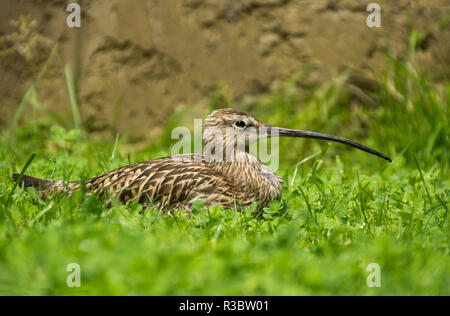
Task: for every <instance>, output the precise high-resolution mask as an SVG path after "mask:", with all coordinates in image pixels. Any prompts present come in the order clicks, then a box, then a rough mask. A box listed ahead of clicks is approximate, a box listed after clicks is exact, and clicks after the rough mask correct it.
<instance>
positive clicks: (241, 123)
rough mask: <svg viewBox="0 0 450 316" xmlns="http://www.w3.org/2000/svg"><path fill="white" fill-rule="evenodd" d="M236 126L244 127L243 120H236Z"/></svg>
mask: <svg viewBox="0 0 450 316" xmlns="http://www.w3.org/2000/svg"><path fill="white" fill-rule="evenodd" d="M235 124H236V126H237V127H245V122H244V121H237V122H236V123H235Z"/></svg>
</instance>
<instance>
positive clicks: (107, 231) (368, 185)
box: [0, 43, 450, 295]
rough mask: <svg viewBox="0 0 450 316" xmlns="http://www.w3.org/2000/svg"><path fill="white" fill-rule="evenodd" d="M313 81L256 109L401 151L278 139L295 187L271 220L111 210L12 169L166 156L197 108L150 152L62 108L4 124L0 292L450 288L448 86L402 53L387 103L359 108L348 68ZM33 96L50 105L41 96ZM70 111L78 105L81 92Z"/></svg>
mask: <svg viewBox="0 0 450 316" xmlns="http://www.w3.org/2000/svg"><path fill="white" fill-rule="evenodd" d="M413 48H414V43H412V49H413ZM411 56H412V54H411ZM66 75H67V78H68V79H70V69H67V71H66ZM302 76H307V74H306V73H300V74H297V75H295V76H293V77H292V78H291V80H289V81H287V82H286V83H285V84H284V85H282V87H281V88H280V89H279V90H278V91H276V92H274V93H273V94H271V95H269V96H267V97H265V98H261V99H258V100H255V101H254V103H253V104H249V105H248V109H251V111H252V112H253V113H254V114H255V115H257V116H258V117H260V118H261V119H262V120H264V121H266V122H267V123H270V124H273V125H277V124H278V125H281V126H285V127H291V128H300V129H308V130H315V131H321V132H326V133H330V134H336V135H340V136H343V137H347V138H351V139H355V140H358V141H361V142H362V143H364V144H366V145H368V146H371V147H373V148H376V149H379V150H381V151H383V152H385V153H387V154H388V155H390V156H391V157H392V158H393V162H392V164H389V163H387V162H385V161H383V160H381V159H378V158H376V157H374V156H370V155H367V154H365V153H362V152H359V151H356V150H353V149H350V148H348V147H344V146H342V145H339V144H333V145H330V146H329V147H328V148H327V147H326V144H324V143H323V142H319V141H313V140H281V141H280V160H281V166H280V169H279V171H278V174H279V175H281V176H283V177H284V178H285V187H284V191H283V196H282V200H281V201H274V202H272V203H271V204H270V207H269V208H267V209H266V210H265V213H264V219H256V218H255V217H254V216H253V215H252V210H248V211H246V212H244V213H237V212H233V211H230V210H224V209H222V208H221V207H213V208H211V209H209V210H205V209H204V208H203V207H202V205H196V207H195V208H194V210H193V216H192V217H191V218H187V217H186V216H184V215H183V214H181V213H178V214H176V216H174V217H168V216H165V215H162V214H160V213H159V212H158V211H157V210H145V211H143V210H142V209H141V207H140V206H139V205H137V204H133V203H131V204H129V205H126V206H123V205H120V204H119V203H115V204H114V205H113V207H112V208H111V209H106V208H105V207H104V206H103V205H101V203H98V201H97V200H96V198H95V197H85V196H84V195H82V194H76V195H73V196H71V197H60V198H57V199H55V200H53V201H51V202H48V201H47V202H45V201H41V200H39V199H38V198H37V197H36V194H35V192H34V191H32V190H29V191H28V192H25V191H24V190H22V189H21V188H18V187H15V186H14V183H13V182H12V180H11V177H10V176H11V174H12V173H13V172H20V171H21V170H22V168H23V167H24V165H25V164H26V162H27V160H28V159H29V158H30V157H31V154H32V153H36V157H35V158H34V159H33V160H32V162H31V164H30V165H29V166H28V169H27V172H26V173H27V174H32V175H34V176H39V177H42V178H56V179H70V180H75V179H79V178H86V177H90V176H94V175H97V174H100V173H102V172H105V171H108V170H111V169H113V168H116V167H119V166H122V165H125V164H128V163H130V162H131V163H132V162H137V161H142V160H148V159H152V158H156V157H160V156H163V155H167V154H168V153H169V152H170V145H171V144H173V142H171V141H170V131H171V128H172V127H173V126H177V125H184V124H191V119H192V117H190V116H189V113H188V112H185V113H178V114H176V115H174V117H173V119H172V120H171V121H170V122H169V123H168V126H167V131H166V132H165V133H164V134H163V135H162V136H161V140H160V141H158V142H153V143H152V144H151V145H148V146H147V148H146V149H144V150H142V151H139V152H135V151H134V150H133V146H132V144H129V143H128V142H127V138H126V136H123V137H119V138H118V139H117V142H114V141H113V140H112V141H111V142H109V143H107V142H97V141H94V140H92V139H91V138H90V137H89V136H88V135H86V134H85V133H83V132H82V131H79V130H70V129H67V128H66V129H64V128H63V127H60V126H57V125H56V124H55V118H54V117H52V116H49V117H47V118H44V119H40V120H34V121H29V122H23V123H22V124H14V126H11V127H10V128H8V129H6V130H3V131H2V134H1V136H0V144H1V145H0V183H1V185H0V203H1V205H0V294H38V295H58V294H63V295H80V294H112V295H118V294H150V295H161V294H167V295H183V294H185V295H196V294H197V295H215V294H217V295H302V294H342V295H350V294H360V295H389V294H393V295H400V294H403V295H409V294H419V295H422V294H425V295H427V294H438V295H449V294H450V261H449V238H450V233H449V219H448V211H449V203H448V197H449V194H450V180H449V175H450V173H449V168H448V167H449V161H450V150H449V148H450V147H449V146H450V141H449V125H448V117H449V116H448V109H449V99H448V92H449V87H450V85H449V84H448V83H447V84H445V85H442V84H441V85H435V84H431V83H430V82H429V81H428V80H427V79H426V78H425V77H424V76H423V75H422V74H417V72H416V71H415V70H414V68H413V67H412V64H411V63H410V62H409V61H408V62H398V61H395V60H391V68H390V71H389V72H388V73H386V74H384V75H383V76H379V79H380V80H381V81H382V82H383V85H382V87H381V90H380V91H378V92H377V93H375V94H373V95H371V97H372V98H374V99H375V100H376V101H377V103H378V104H379V105H378V106H374V107H367V106H362V105H358V104H356V105H355V106H353V107H352V108H349V105H348V104H349V103H350V102H349V99H348V98H347V97H345V93H344V92H343V87H344V84H343V78H337V79H336V80H333V81H331V82H329V83H327V84H325V85H324V86H322V87H320V88H319V89H317V90H315V91H312V92H311V93H308V94H305V92H301V90H299V89H297V88H296V87H297V83H298V82H301V78H302ZM68 83H69V88H71V85H72V83H71V82H70V80H68ZM34 88H35V87H33V89H34ZM36 88H37V86H36ZM219 100H220V102H221V103H222V104H223V103H224V102H225V103H227V102H231V101H229V100H230V97H229V96H228V94H227V93H226V91H225V92H224V91H222V92H220V93H218V94H217V95H215V96H213V97H212V98H211V106H212V107H215V106H217V104H218V103H219ZM42 103H44V104H45V101H44V102H42ZM231 103H232V102H231ZM26 106H29V107H31V106H35V107H37V106H42V104H41V103H40V102H39V101H38V100H37V99H36V95H35V94H34V92H33V91H31V92H30V93H29V95H28V97H27V98H26V99H25V100H24V102H23V107H21V108H22V109H23V108H24V107H26ZM72 106H73V107H72V109H73V110H74V113H76V112H77V104H76V102H75V98H73V100H72ZM74 117H75V124H78V120H79V117H78V115H75V116H74ZM19 121H20V120H17V122H19ZM326 149H327V150H326ZM307 157H309V158H310V159H309V160H307V161H303V159H304V158H307ZM70 263H78V264H79V265H80V267H81V287H80V288H69V287H67V286H66V278H67V276H68V275H69V274H70V272H67V271H66V268H67V265H68V264H70ZM370 263H376V264H378V265H379V266H380V269H381V270H380V276H381V287H369V286H368V285H367V282H366V280H367V278H368V276H369V274H370V273H371V271H368V270H367V266H368V264H370Z"/></svg>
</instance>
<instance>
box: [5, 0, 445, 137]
mask: <svg viewBox="0 0 450 316" xmlns="http://www.w3.org/2000/svg"><path fill="white" fill-rule="evenodd" d="M370 2H372V1H358V0H342V1H334V0H314V1H313V0H215V1H211V0H148V1H143V0H142V1H141V0H129V1H119V0H97V1H94V0H92V1H87V0H83V1H81V0H79V1H77V3H79V4H80V5H81V11H82V19H81V28H69V27H67V26H66V18H67V15H68V14H69V13H68V12H66V10H65V9H66V5H67V4H68V3H69V2H68V1H58V0H52V1H51V0H49V1H45V0H28V1H20V0H2V1H1V4H0V7H1V9H0V73H1V76H0V126H1V125H3V126H6V125H7V124H9V123H10V121H11V118H12V117H13V116H14V113H15V112H16V110H17V108H18V106H19V104H20V102H21V100H22V98H23V96H24V94H25V92H26V91H27V89H28V88H29V87H30V86H31V85H32V84H33V82H34V81H35V80H36V77H37V76H38V73H39V71H40V70H41V69H42V67H43V65H44V63H45V61H46V60H47V58H48V56H49V54H50V51H51V49H52V47H53V46H54V45H55V43H59V44H60V51H59V54H58V56H57V58H56V59H54V61H53V63H52V65H51V67H50V68H49V70H48V71H47V73H46V74H45V76H44V77H43V78H42V80H40V82H39V86H38V89H37V95H38V99H39V100H40V102H42V103H43V104H45V105H46V106H48V107H49V108H51V109H52V110H53V111H56V112H61V113H70V101H69V94H68V90H67V84H66V80H65V76H64V65H65V64H66V63H68V64H70V66H71V69H72V71H73V73H74V77H75V82H76V83H77V87H78V101H79V103H80V110H81V115H82V122H83V124H84V127H85V128H86V129H88V130H89V131H90V132H92V133H97V134H99V135H102V134H104V133H110V132H112V133H115V132H119V133H122V134H123V133H130V135H133V137H135V138H137V139H139V138H141V139H142V138H148V137H149V136H152V135H153V136H156V135H158V133H159V132H160V131H161V129H162V127H163V126H164V123H165V121H166V120H167V118H168V117H169V116H170V115H171V113H173V111H175V110H176V109H177V108H183V107H192V109H193V111H195V109H196V108H197V107H200V108H201V107H205V106H206V104H207V98H208V96H209V95H210V94H211V92H213V91H215V90H216V89H218V88H219V87H221V86H224V85H225V86H227V87H228V89H229V91H230V93H231V94H232V95H233V96H235V97H236V100H237V102H239V100H242V99H243V98H244V97H245V96H254V95H260V94H264V93H268V92H270V91H271V90H273V89H275V88H276V87H277V85H278V84H279V82H280V80H283V79H286V78H287V77H289V76H290V75H293V74H294V73H296V72H298V71H301V70H304V69H306V68H307V67H308V68H309V69H311V71H310V72H309V74H308V75H307V76H306V77H305V78H304V79H303V80H302V82H301V86H302V88H304V89H309V88H312V87H314V86H315V85H318V84H320V83H321V82H324V81H325V80H327V79H329V78H330V77H332V76H334V75H336V74H338V73H340V72H342V71H343V70H346V69H350V70H351V71H352V72H355V73H362V74H364V75H366V76H370V75H371V74H372V73H373V71H375V72H381V71H383V70H384V69H386V66H387V60H386V58H385V53H386V52H387V50H388V48H390V49H392V50H393V52H394V54H395V55H397V56H398V57H399V58H403V57H404V56H406V54H407V51H408V43H409V34H410V31H411V29H412V28H415V29H417V30H418V31H419V35H420V37H419V39H420V45H419V51H418V52H417V55H416V64H417V65H419V67H420V68H421V69H423V70H425V71H426V72H427V73H428V74H429V75H430V76H432V77H433V79H434V80H437V81H439V80H446V79H448V75H449V73H450V71H449V69H450V53H449V48H450V29H449V27H448V24H447V25H445V26H443V27H437V25H436V22H438V21H440V20H442V19H443V18H445V17H446V16H447V17H448V16H449V14H450V0H429V1H408V0H397V1H377V3H379V4H380V5H381V10H382V11H381V24H382V27H381V28H369V27H367V25H366V18H367V16H368V14H369V13H368V12H366V7H367V4H368V3H370ZM20 16H22V18H20ZM24 17H28V18H29V20H27V19H24ZM31 19H33V20H35V22H34V23H32V22H31V21H32V20H31ZM12 20H16V21H19V20H20V21H21V22H20V23H15V24H14V23H11V21H12ZM24 25H25V26H24ZM35 115H39V114H36V113H35V112H34V111H32V110H31V109H30V108H29V107H28V108H27V109H26V110H25V112H24V119H26V118H27V117H30V116H35Z"/></svg>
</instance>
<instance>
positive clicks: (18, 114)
mask: <svg viewBox="0 0 450 316" xmlns="http://www.w3.org/2000/svg"><path fill="white" fill-rule="evenodd" d="M58 50H59V45H58V44H55V46H53V49H52V51H51V52H50V55H49V56H48V58H47V60H46V62H45V64H44V66H43V67H42V69H41V71H40V72H39V74H38V76H37V78H36V81H35V82H34V83H33V84H32V85H31V87H30V88H29V89H28V90H27V92H26V93H25V95H24V96H23V98H22V101H20V104H19V107H18V108H17V111H16V113H15V114H14V118H13V120H12V123H11V125H12V126H13V127H16V126H17V123H18V122H19V119H20V117H21V115H22V112H23V110H24V109H25V107H26V106H27V104H28V103H29V100H30V97H31V95H32V94H33V92H34V91H35V90H36V89H37V86H38V83H39V81H40V80H41V79H42V77H44V75H45V73H46V72H47V70H48V68H49V67H50V65H51V63H52V61H53V59H54V58H55V56H56V54H57V53H58Z"/></svg>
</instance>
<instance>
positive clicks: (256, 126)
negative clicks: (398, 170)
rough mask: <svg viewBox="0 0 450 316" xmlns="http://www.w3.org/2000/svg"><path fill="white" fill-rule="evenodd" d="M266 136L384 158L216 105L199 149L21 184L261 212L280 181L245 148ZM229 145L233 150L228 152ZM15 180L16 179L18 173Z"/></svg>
mask: <svg viewBox="0 0 450 316" xmlns="http://www.w3.org/2000/svg"><path fill="white" fill-rule="evenodd" d="M268 137H301V138H315V139H322V140H327V141H332V142H339V143H342V144H346V145H349V146H352V147H355V148H357V149H360V150H363V151H365V152H368V153H370V154H373V155H376V156H378V157H381V158H383V159H386V160H388V161H391V159H390V158H389V157H387V156H385V155H383V154H382V153H380V152H378V151H376V150H373V149H371V148H369V147H366V146H364V145H361V144H359V143H357V142H355V141H352V140H349V139H345V138H342V137H338V136H333V135H328V134H322V133H316V132H309V131H301V130H293V129H287V128H281V127H275V126H270V125H267V124H264V123H263V122H261V121H259V120H258V119H256V118H255V117H254V116H253V115H251V114H249V113H246V112H242V111H239V110H235V109H219V110H215V111H213V112H212V113H211V114H210V115H208V116H207V117H206V118H205V120H204V124H203V138H202V139H203V148H204V150H203V152H201V153H192V154H180V155H174V156H170V157H164V158H159V159H155V160H150V161H145V162H140V163H136V164H132V165H127V166H124V167H121V168H119V169H116V170H113V171H110V172H108V173H105V174H102V175H99V176H97V177H94V178H90V179H87V180H83V181H73V182H64V181H59V180H43V179H38V178H34V177H30V176H26V175H24V176H23V177H22V178H21V179H19V182H20V183H21V184H22V185H23V186H24V187H35V188H36V189H37V190H38V192H39V194H40V196H41V197H42V198H48V197H49V196H52V195H55V194H59V193H63V194H71V193H73V192H74V191H76V190H85V191H86V192H88V194H92V193H94V194H96V195H98V196H104V197H105V199H106V200H107V201H110V199H111V198H112V197H115V198H118V199H119V200H120V201H122V202H124V203H126V202H128V201H130V200H135V201H137V202H139V203H141V204H142V205H143V206H144V208H146V207H154V208H159V209H161V210H163V211H165V212H170V211H171V210H177V209H182V210H185V211H189V210H190V209H191V207H192V205H193V203H194V202H195V201H196V200H202V201H203V203H204V205H205V206H206V207H209V206H212V205H215V204H220V205H222V206H224V207H226V208H234V209H236V210H239V209H241V208H242V207H244V208H247V207H250V206H251V205H252V204H254V203H256V204H257V209H258V210H262V208H264V207H265V206H266V205H267V204H268V203H269V202H270V201H271V200H276V199H279V198H280V193H281V189H282V185H283V179H282V178H281V177H279V176H277V175H276V174H275V172H274V171H273V170H272V169H271V168H270V167H269V166H268V165H266V164H264V163H263V162H261V161H260V160H259V159H258V158H257V157H256V156H255V155H253V154H252V153H251V152H250V151H249V145H250V144H251V143H253V142H255V141H258V140H260V139H262V138H268ZM230 148H231V150H230ZM13 178H14V179H15V180H17V179H18V178H19V175H18V174H14V175H13Z"/></svg>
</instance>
